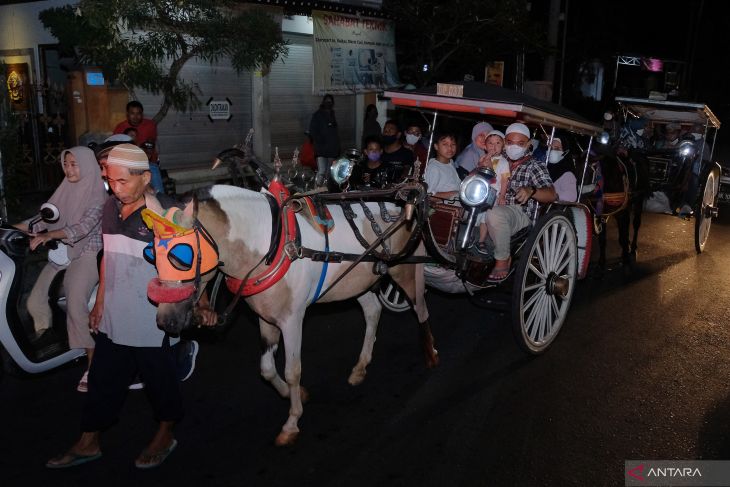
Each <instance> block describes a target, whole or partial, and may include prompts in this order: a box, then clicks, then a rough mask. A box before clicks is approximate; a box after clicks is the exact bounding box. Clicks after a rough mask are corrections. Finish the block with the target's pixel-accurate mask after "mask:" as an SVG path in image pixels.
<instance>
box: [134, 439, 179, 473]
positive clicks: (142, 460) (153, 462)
mask: <svg viewBox="0 0 730 487" xmlns="http://www.w3.org/2000/svg"><path fill="white" fill-rule="evenodd" d="M176 447H177V440H175V439H173V440H172V443H170V446H168V447H167V448H165V449H164V450H160V451H158V452H156V453H152V452H149V451H147V450H145V451H143V452H142V454H141V455H140V456H139V458H137V460H135V462H134V466H135V467H137V468H142V469H147V468H155V467H159V466H160V465H162V462H164V461H165V460H166V459H167V457H169V456H170V453H172V451H173V450H174V449H175V448H176Z"/></svg>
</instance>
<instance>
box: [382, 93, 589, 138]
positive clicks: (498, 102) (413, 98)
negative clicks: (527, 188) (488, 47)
mask: <svg viewBox="0 0 730 487" xmlns="http://www.w3.org/2000/svg"><path fill="white" fill-rule="evenodd" d="M383 96H385V97H387V98H389V99H390V101H391V103H393V105H395V106H396V107H401V108H411V109H415V110H419V111H423V112H437V111H438V112H442V111H445V112H458V113H465V114H469V113H473V114H482V115H485V116H490V118H496V119H502V120H503V122H504V123H505V124H510V123H512V122H515V121H520V122H523V123H525V124H528V125H535V124H546V125H550V126H552V127H555V128H559V129H565V130H569V131H571V132H577V133H579V134H583V135H593V136H595V135H598V134H600V133H601V132H602V130H603V129H602V128H601V127H600V126H598V125H596V124H594V123H593V122H591V121H589V120H587V119H585V118H583V117H581V116H580V115H578V114H577V113H575V112H572V111H570V110H568V109H566V108H564V107H562V106H560V105H557V104H555V103H551V102H548V101H545V100H540V99H539V98H535V97H533V96H529V95H525V94H523V93H518V92H516V91H513V90H509V89H506V88H502V87H500V86H495V85H488V84H485V83H480V82H477V81H459V82H455V83H448V84H442V83H439V84H438V85H436V86H432V87H429V88H424V89H420V90H403V89H391V90H385V92H384V93H383Z"/></svg>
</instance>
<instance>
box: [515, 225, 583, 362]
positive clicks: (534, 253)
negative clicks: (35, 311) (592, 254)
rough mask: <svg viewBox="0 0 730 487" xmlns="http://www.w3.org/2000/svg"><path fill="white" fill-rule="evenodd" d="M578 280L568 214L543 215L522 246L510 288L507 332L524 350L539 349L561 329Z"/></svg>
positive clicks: (573, 241) (572, 231)
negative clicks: (512, 334) (508, 331)
mask: <svg viewBox="0 0 730 487" xmlns="http://www.w3.org/2000/svg"><path fill="white" fill-rule="evenodd" d="M577 279H578V244H577V241H576V236H575V229H574V228H573V224H572V223H571V221H570V219H569V218H567V217H566V216H565V215H563V214H562V213H548V214H546V215H544V216H543V217H542V218H541V219H540V220H539V221H538V222H537V224H536V225H535V228H533V229H532V232H531V233H530V236H529V237H528V239H527V242H526V243H525V246H524V247H523V250H522V254H521V256H520V261H519V263H518V267H517V269H516V273H515V284H514V288H513V290H512V331H513V333H514V335H515V339H516V340H517V343H518V344H519V345H520V346H521V347H522V348H523V349H524V350H525V351H526V352H528V353H531V354H535V355H537V354H540V353H543V352H544V351H545V350H547V348H548V347H549V346H550V344H551V343H552V342H553V340H554V339H555V337H556V336H557V335H558V332H560V328H561V327H562V326H563V322H564V321H565V318H566V316H567V314H568V310H569V309H570V301H571V299H572V298H573V291H575V285H576V282H577Z"/></svg>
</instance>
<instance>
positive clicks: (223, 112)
mask: <svg viewBox="0 0 730 487" xmlns="http://www.w3.org/2000/svg"><path fill="white" fill-rule="evenodd" d="M206 105H208V118H209V119H210V121H211V122H214V121H216V120H225V121H226V122H227V121H229V120H230V119H231V117H232V116H233V115H232V114H231V105H233V103H232V102H231V100H229V99H228V98H226V99H224V100H214V99H213V98H210V99H209V100H208V102H207V103H206Z"/></svg>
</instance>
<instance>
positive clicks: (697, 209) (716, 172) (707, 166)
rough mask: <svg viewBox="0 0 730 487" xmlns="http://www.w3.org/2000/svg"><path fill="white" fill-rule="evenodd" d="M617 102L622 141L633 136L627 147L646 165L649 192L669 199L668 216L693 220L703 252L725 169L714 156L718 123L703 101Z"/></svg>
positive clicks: (697, 248)
mask: <svg viewBox="0 0 730 487" xmlns="http://www.w3.org/2000/svg"><path fill="white" fill-rule="evenodd" d="M616 102H617V103H618V108H619V110H618V113H619V115H620V119H619V123H621V124H622V125H623V127H624V129H623V130H622V134H618V136H619V138H621V137H624V138H629V139H630V140H629V142H628V143H627V144H626V145H629V146H630V148H631V149H632V150H633V151H634V153H635V154H638V155H639V157H640V158H641V159H643V163H645V164H647V166H648V167H647V169H648V173H649V187H650V190H651V192H652V194H653V195H654V197H655V198H657V199H661V200H663V201H666V203H667V204H666V205H665V206H666V211H665V212H666V213H678V214H679V215H680V216H684V217H686V218H690V217H694V219H695V249H696V251H697V253H701V252H702V251H703V250H704V249H705V245H706V244H707V238H708V236H709V232H710V225H711V223H712V219H713V218H716V217H717V214H718V192H719V189H720V179H721V170H722V168H721V167H720V164H718V163H717V162H713V156H714V155H716V154H715V150H714V149H715V141H716V138H717V132H718V131H719V129H720V120H719V119H718V118H717V117H716V116H715V114H714V113H713V112H712V110H710V108H709V107H708V106H707V105H705V104H702V103H691V102H679V101H667V100H652V99H641V98H628V97H617V98H616ZM637 122H640V124H638V123H637ZM632 126H634V127H636V128H638V127H641V128H639V129H638V130H642V131H643V133H642V134H636V132H637V130H632V129H631V127H632ZM650 132H652V133H650ZM648 135H649V136H650V137H648ZM621 143H622V142H621V141H619V144H621ZM631 146H633V147H631ZM634 159H637V160H638V158H634Z"/></svg>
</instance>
